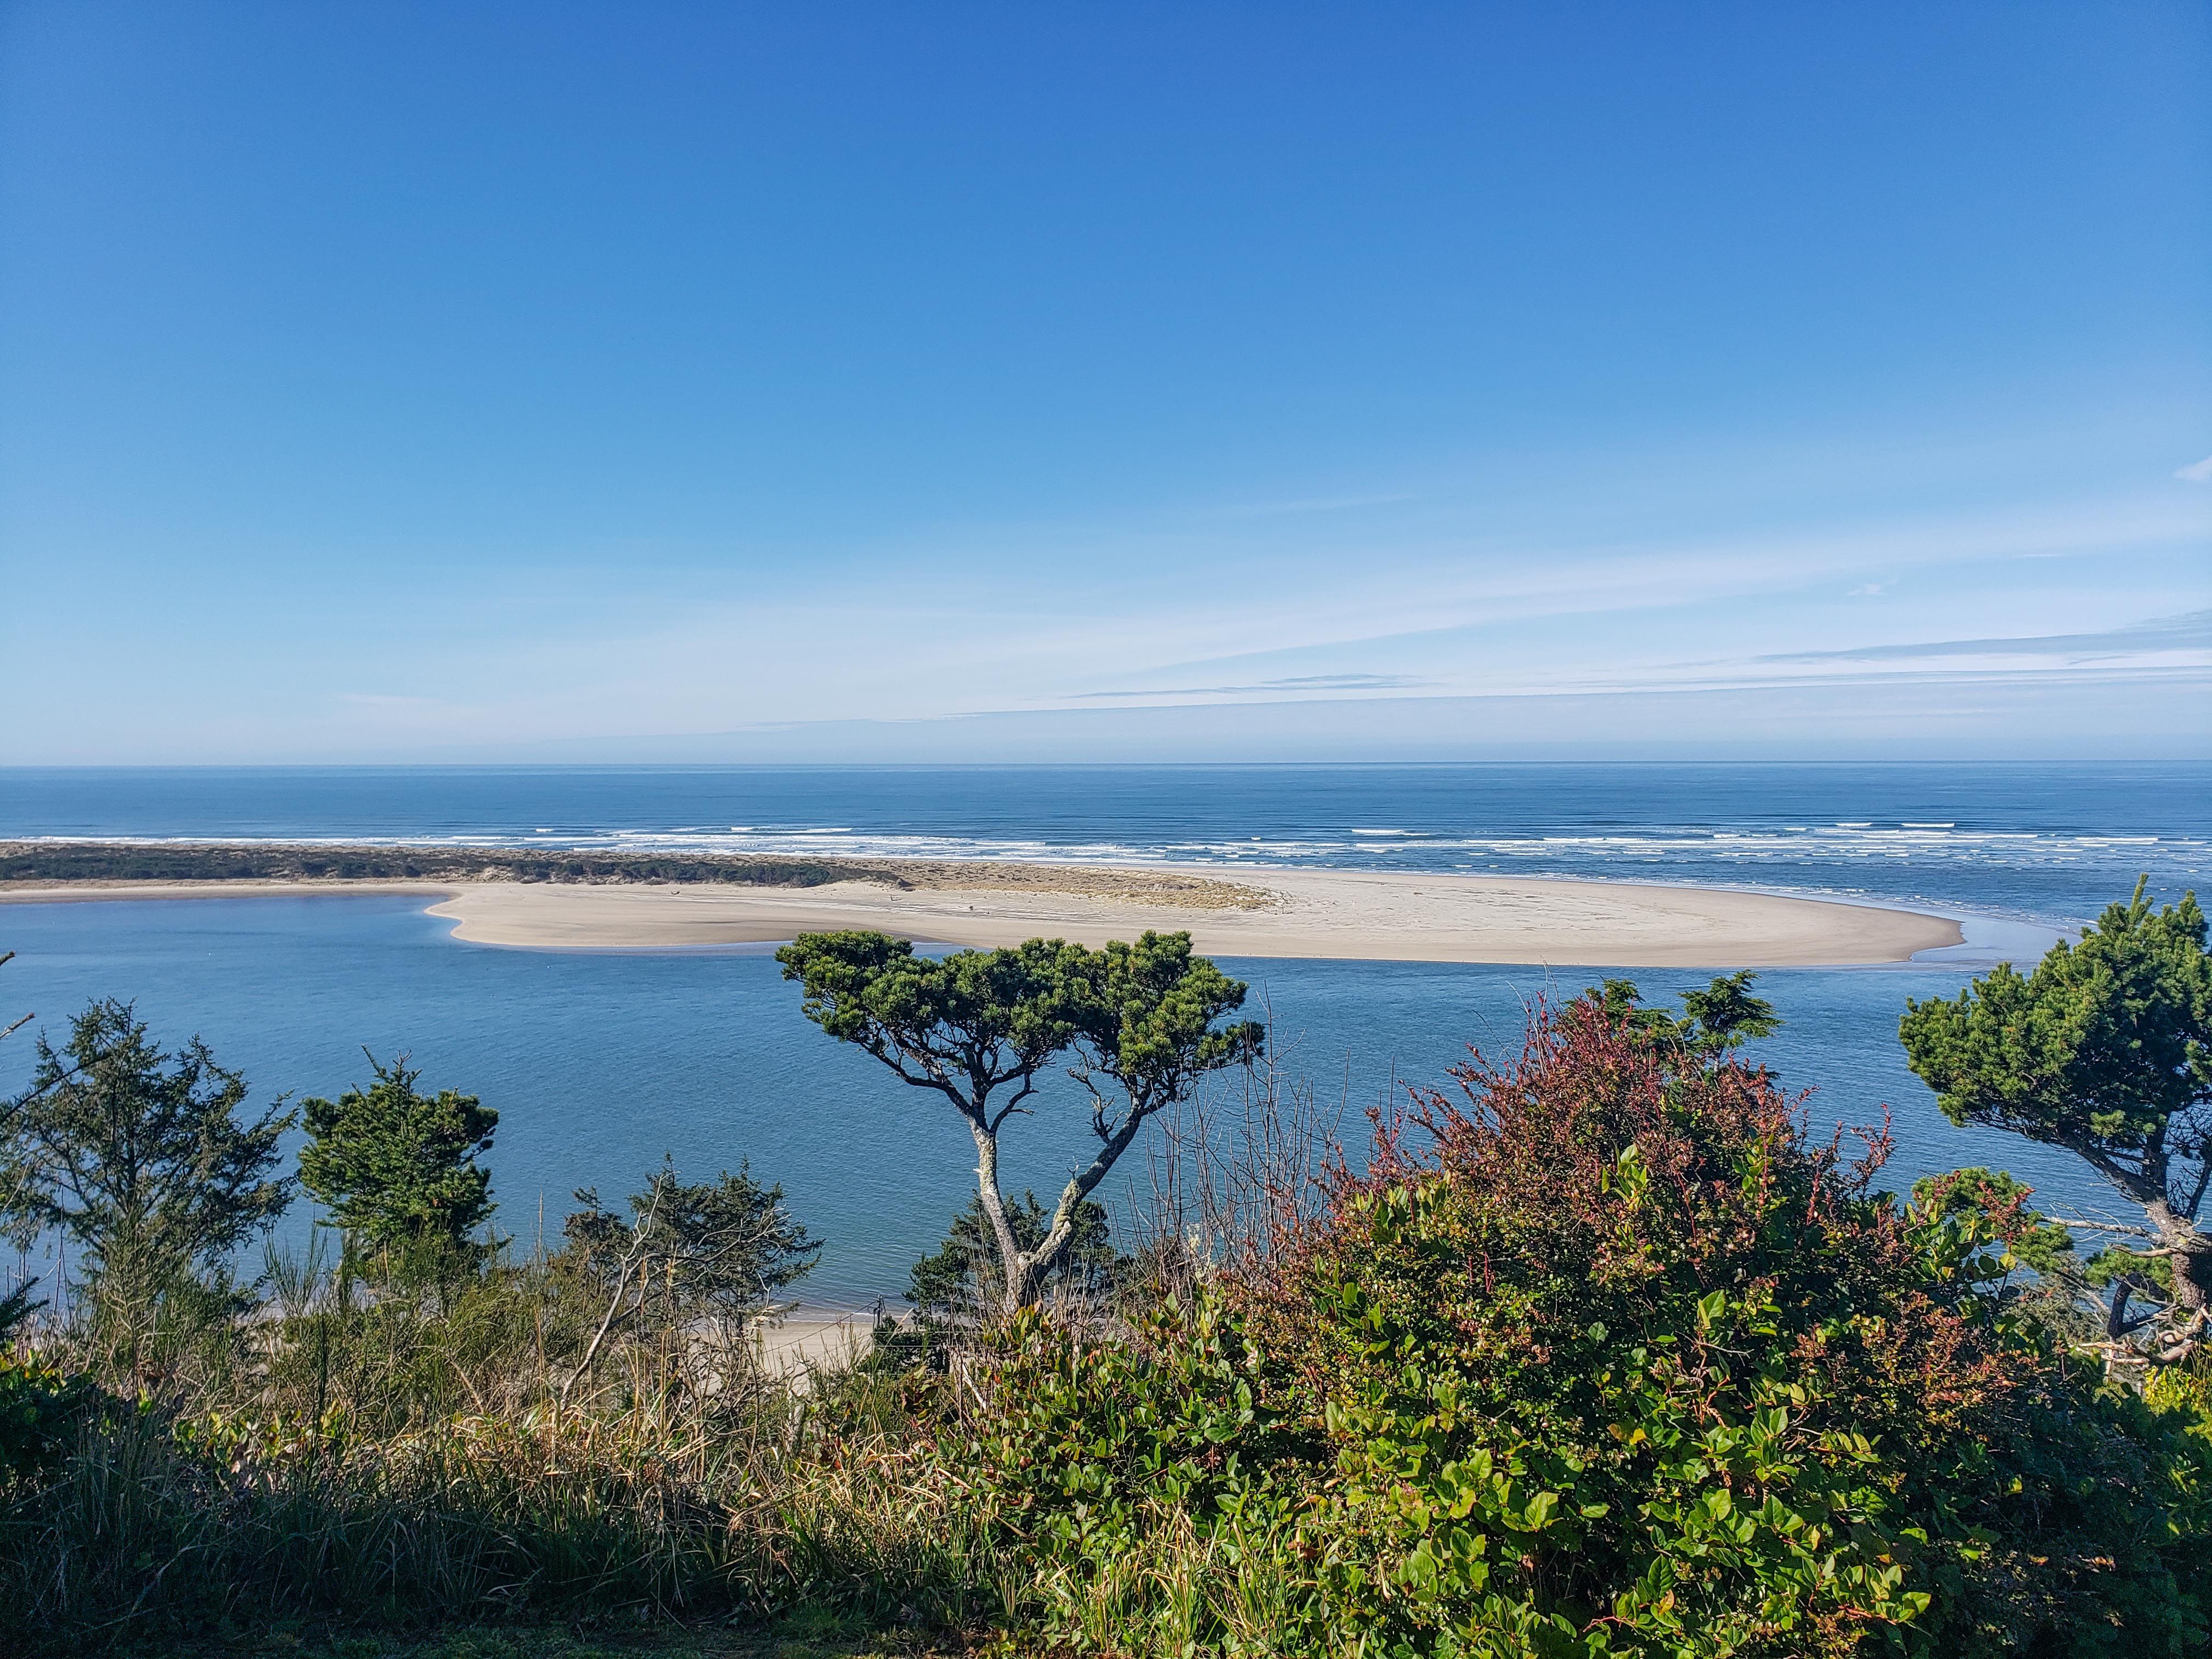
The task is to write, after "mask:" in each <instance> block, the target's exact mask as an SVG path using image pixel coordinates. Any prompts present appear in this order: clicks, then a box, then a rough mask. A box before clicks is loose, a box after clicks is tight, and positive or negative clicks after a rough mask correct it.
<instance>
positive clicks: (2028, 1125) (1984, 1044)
mask: <svg viewBox="0 0 2212 1659" xmlns="http://www.w3.org/2000/svg"><path fill="white" fill-rule="evenodd" d="M2147 886H2148V884H2147V882H2137V883H2136V890H2135V893H2134V896H2132V897H2131V898H2130V901H2129V902H2127V903H2125V904H2113V905H2110V906H2107V907H2106V910H2105V912H2104V914H2103V915H2100V917H2099V918H2098V919H2097V923H2096V926H2095V927H2086V928H2084V929H2082V930H2081V939H2080V940H2079V941H2078V942H2071V941H2067V940H2063V939H2062V940H2061V941H2060V942H2059V943H2058V944H2057V945H2053V946H2052V947H2051V951H2050V953H2049V954H2048V955H2046V956H2045V957H2044V958H2043V960H2042V962H2041V963H2039V964H2038V966H2037V967H2036V969H2035V970H2034V972H2033V973H2032V974H2028V975H2021V974H2020V973H2018V972H2016V971H2015V969H2013V968H2011V967H2010V966H2009V965H2001V966H1999V967H1997V968H1996V969H1992V970H1991V971H1990V973H1989V974H1988V975H1984V977H1982V978H1979V979H1977V980H1975V981H1974V982H1973V984H1972V986H1971V987H1968V988H1967V989H1966V990H1965V991H1962V992H1960V994H1959V995H1958V997H1957V998H1956V999H1955V1000H1948V999H1944V998H1940V997H1938V998H1932V999H1930V1000H1927V1001H1924V1002H1911V1003H1909V1004H1908V1005H1907V1012H1905V1017H1904V1018H1903V1020H1902V1022H1901V1023H1900V1024H1899V1036H1900V1038H1901V1040H1902V1041H1903V1042H1904V1044H1905V1054H1906V1057H1907V1058H1908V1059H1909V1060H1910V1061H1911V1066H1912V1069H1913V1070H1914V1071H1915V1072H1916V1073H1918V1074H1919V1075H1920V1077H1921V1079H1923V1081H1924V1082H1926V1083H1927V1085H1929V1087H1930V1088H1931V1089H1933V1090H1935V1091H1936V1099H1937V1101H1938V1102H1939V1103H1940V1104H1941V1105H1942V1109H1943V1111H1944V1113H1945V1115H1948V1117H1949V1118H1950V1120H1951V1121H1953V1122H1954V1123H1961V1124H1965V1123H1975V1124H1983V1125H1986V1126H1988V1127H1992V1128H1999V1129H2006V1130H2009V1131H2011V1132H2012V1133H2015V1134H2020V1135H2024V1136H2026V1137H2027V1139H2030V1140H2035V1141H2040V1142H2043V1143H2044V1144H2045V1145H2047V1146H2063V1147H2064V1148H2066V1149H2067V1150H2068V1151H2069V1152H2074V1153H2075V1154H2077V1155H2078V1156H2080V1157H2081V1158H2083V1159H2084V1160H2086V1161H2087V1163H2088V1164H2089V1165H2090V1167H2092V1168H2093V1169H2094V1170H2096V1171H2097V1172H2098V1173H2099V1174H2100V1175H2101V1176H2104V1177H2105V1179H2106V1181H2108V1182H2111V1183H2112V1185H2113V1186H2114V1187H2116V1188H2118V1189H2119V1191H2121V1192H2122V1193H2124V1194H2126V1195H2127V1197H2128V1198H2129V1200H2130V1201H2132V1202H2134V1203H2136V1204H2139V1205H2141V1206H2142V1209H2143V1211H2144V1213H2145V1215H2146V1217H2147V1218H2148V1221H2149V1223H2150V1225H2149V1228H2148V1233H2149V1234H2150V1235H2151V1237H2152V1242H2153V1243H2154V1246H2155V1248H2156V1249H2157V1250H2158V1252H2159V1253H2160V1256H2161V1257H2162V1258H2163V1260H2164V1261H2165V1262H2166V1265H2167V1267H2168V1268H2169V1269H2170V1272H2169V1273H2168V1274H2167V1275H2166V1278H2165V1279H2164V1280H2163V1281H2162V1282H2163V1283H2165V1284H2166V1285H2170V1290H2171V1294H2172V1297H2173V1298H2174V1302H2175V1304H2176V1310H2177V1312H2178V1313H2179V1316H2180V1320H2179V1322H2178V1324H2177V1325H2176V1326H2175V1327H2174V1328H2172V1329H2170V1330H2169V1331H2168V1332H2167V1333H2166V1340H2165V1341H2163V1342H2162V1343H2160V1344H2159V1345H2158V1346H2159V1349H2160V1352H2162V1353H2163V1354H2164V1356H2165V1357H2166V1358H2179V1356H2180V1354H2181V1353H2182V1352H2185V1351H2186V1349H2187V1348H2188V1347H2190V1346H2194V1345H2195V1344H2196V1343H2197V1342H2199V1341H2201V1340H2203V1334H2204V1331H2205V1328H2206V1322H2207V1319H2208V1316H2212V1234H2208V1233H2207V1232H2205V1231H2203V1228H2202V1227H2200V1226H2199V1225H2198V1221H2199V1215H2200V1212H2201V1210H2202V1208H2203V1202H2204V1198H2205V1194H2206V1192H2207V1190H2208V1188H2212V1157H2208V1153H2212V952H2208V951H2207V950H2206V948H2205V921H2204V913H2203V910H2201V909H2200V908H2198V907H2197V897H2196V895H2195V894H2193V893H2185V894H2184V895H2183V896H2182V899H2181V902H2179V904H2174V905H2168V906H2166V907H2165V908H2160V909H2154V908H2152V905H2151V902H2150V900H2149V897H2148V892H2147ZM2134 1282H2135V1283H2137V1284H2139V1285H2150V1284H2153V1283H2155V1282H2161V1281H2154V1280H2153V1279H2151V1278H2150V1277H2149V1275H2148V1274H2146V1273H2136V1274H2135V1275H2134ZM2120 1312H2121V1314H2122V1315H2123V1316H2124V1309H2123V1310H2120Z"/></svg>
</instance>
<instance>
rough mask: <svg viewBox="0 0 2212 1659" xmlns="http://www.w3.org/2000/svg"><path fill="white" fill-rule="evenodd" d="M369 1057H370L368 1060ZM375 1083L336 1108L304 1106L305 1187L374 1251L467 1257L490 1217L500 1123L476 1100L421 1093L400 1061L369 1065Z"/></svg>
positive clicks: (414, 1075) (451, 1093)
mask: <svg viewBox="0 0 2212 1659" xmlns="http://www.w3.org/2000/svg"><path fill="white" fill-rule="evenodd" d="M364 1052H366V1051H364ZM368 1063H369V1067H370V1069H371V1070H372V1071H373V1072H374V1073H375V1081H374V1082H373V1083H371V1084H370V1085H368V1088H366V1089H349V1090H347V1091H345V1092H344V1093H343V1094H342V1095H340V1096H339V1097H337V1099H336V1100H322V1099H315V1100H307V1101H302V1102H301V1110H302V1111H304V1112H305V1113H306V1115H307V1146H304V1147H302V1148H301V1152H300V1179H301V1182H302V1184H304V1185H305V1186H306V1188H307V1191H308V1192H309V1193H311V1194H313V1195H314V1197H315V1199H316V1200H318V1201H319V1202H320V1203H321V1204H323V1205H324V1206H326V1207H327V1208H328V1209H329V1211H330V1212H331V1220H332V1221H333V1222H334V1223H336V1224H337V1225H338V1226H339V1227H342V1228H343V1229H344V1230H345V1231H347V1232H348V1233H349V1234H351V1235H352V1236H354V1237H356V1238H358V1239H361V1240H362V1241H364V1242H366V1243H370V1244H375V1245H385V1246H401V1247H404V1246H406V1245H410V1244H414V1243H423V1242H426V1241H427V1242H429V1243H437V1244H441V1245H447V1246H451V1247H453V1248H454V1249H461V1248H464V1247H465V1244H466V1242H467V1240H468V1237H469V1235H470V1234H471V1233H473V1232H474V1231H476V1230H477V1228H478V1227H479V1226H481V1225H483V1223H484V1222H485V1221H486V1220H487V1219H488V1218H489V1217H490V1215H491V1212H492V1209H493V1205H492V1200H491V1192H490V1188H491V1173H490V1171H489V1170H486V1169H484V1168H483V1165H482V1164H478V1163H477V1155H478V1154H480V1153H483V1152H489V1151H490V1150H491V1138H492V1131H493V1130H495V1128H497V1127H499V1114H498V1113H497V1112H495V1111H494V1110H493V1109H491V1108H489V1106H486V1105H484V1104H483V1103H482V1102H480V1101H479V1100H478V1099H477V1097H476V1096H474V1095H465V1094H462V1093H461V1092H459V1091H458V1090H454V1089H441V1090H440V1091H438V1092H437V1093H436V1094H435V1095H426V1094H423V1093H422V1091H419V1090H418V1089H416V1086H415V1083H416V1079H418V1078H420V1077H421V1076H422V1073H421V1071H420V1070H419V1069H417V1068H416V1067H413V1066H409V1065H408V1063H407V1057H406V1056H405V1055H404V1054H402V1055H401V1056H400V1057H399V1058H398V1059H397V1060H393V1061H392V1064H391V1065H389V1066H385V1065H381V1064H380V1063H379V1062H378V1060H377V1058H376V1056H375V1055H374V1054H370V1055H369V1056H368Z"/></svg>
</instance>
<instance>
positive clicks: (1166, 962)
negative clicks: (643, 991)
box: [776, 932, 1261, 1310]
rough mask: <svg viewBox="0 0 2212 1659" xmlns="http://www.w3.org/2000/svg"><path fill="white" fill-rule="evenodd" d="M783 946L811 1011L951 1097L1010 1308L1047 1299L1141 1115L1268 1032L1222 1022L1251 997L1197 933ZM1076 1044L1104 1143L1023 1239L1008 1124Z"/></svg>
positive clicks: (833, 940)
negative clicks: (1011, 1190)
mask: <svg viewBox="0 0 2212 1659" xmlns="http://www.w3.org/2000/svg"><path fill="white" fill-rule="evenodd" d="M776 959H777V960H778V961H779V962H781V963H782V964H783V971H784V977H785V978H787V979H792V980H796V981H799V983H800V985H801V986H802V987H804V989H805V1005H804V1006H805V1012H806V1016H807V1018H810V1019H811V1020H813V1021H814V1022H815V1024H817V1025H819V1026H821V1027H822V1029H823V1030H825V1031H827V1032H829V1035H830V1036H834V1037H836V1038H838V1039H840V1040H841V1041H842V1042H851V1043H854V1044H857V1045H858V1046H859V1047H860V1048H863V1049H865V1050H866V1052H867V1053H869V1054H873V1055H874V1056H875V1057H876V1058H877V1059H878V1060H881V1061H882V1062H883V1063H884V1065H885V1066H889V1067H890V1069H891V1071H892V1072H893V1073H895V1074H896V1075H897V1077H898V1078H899V1079H901V1080H902V1081H903V1082H906V1083H908V1084H910V1085H914V1086H915V1087H916V1088H921V1089H928V1090H932V1091H935V1092H936V1093H938V1094H941V1095H943V1096H944V1097H945V1099H947V1100H948V1101H950V1102H951V1104H952V1106H953V1108H954V1109H955V1110H956V1111H957V1112H958V1113H959V1115H960V1116H961V1117H962V1119H963V1121H965V1122H966V1123H967V1125H968V1129H969V1134H970V1135H971V1136H972V1137H973V1138H974V1139H975V1176H976V1196H977V1199H978V1201H979V1202H981V1205H982V1206H983V1213H984V1216H985V1218H987V1220H988V1222H989V1224H990V1227H991V1233H992V1237H993V1239H994V1242H995V1243H996V1246H997V1249H998V1254H999V1264H1000V1280H1001V1284H1002V1287H1003V1291H1002V1294H1003V1305H1004V1306H1005V1307H1006V1309H1008V1310H1012V1309H1015V1308H1019V1307H1022V1306H1024V1305H1025V1304H1029V1303H1030V1302H1032V1301H1034V1300H1035V1299H1036V1295H1037V1291H1038V1287H1039V1286H1040V1285H1041V1284H1042V1282H1043V1279H1044V1277H1045V1275H1046V1274H1047V1273H1049V1272H1050V1271H1051V1269H1052V1267H1053V1266H1054V1263H1055V1262H1056V1261H1058V1260H1059V1259H1060V1254H1061V1252H1063V1251H1064V1250H1065V1249H1067V1247H1068V1244H1069V1243H1070V1241H1071V1240H1072V1239H1073V1237H1074V1235H1075V1231H1076V1228H1077V1225H1078V1221H1079V1216H1080V1214H1081V1208H1082V1205H1083V1203H1084V1201H1085V1200H1086V1199H1088V1198H1089V1197H1090V1195H1091V1193H1092V1192H1093V1191H1095V1190H1096V1189H1097V1186H1098V1183H1099V1182H1101V1181H1103V1180H1104V1179H1105V1177H1106V1175H1107V1172H1108V1171H1109V1170H1111V1169H1112V1168H1113V1167H1114V1165H1115V1162H1116V1161H1118V1160H1119V1159H1120V1158H1121V1154H1122V1153H1123V1152H1127V1150H1128V1148H1129V1146H1130V1145H1131V1143H1132V1142H1133V1140H1134V1139H1136V1136H1137V1133H1138V1132H1139V1130H1140V1129H1141V1128H1142V1127H1144V1124H1145V1122H1146V1120H1148V1119H1149V1118H1151V1117H1152V1116H1153V1115H1156V1114H1157V1113H1158V1112H1159V1111H1160V1110H1162V1109H1164V1108H1165V1107H1167V1106H1169V1105H1170V1104H1172V1103H1174V1102H1176V1101H1177V1100H1180V1099H1182V1098H1184V1097H1186V1096H1187V1095H1188V1093H1189V1091H1190V1090H1191V1088H1192V1087H1193V1085H1194V1084H1195V1083H1196V1082H1197V1080H1198V1079H1199V1078H1200V1077H1201V1076H1203V1075H1204V1074H1205V1073H1207V1072H1210V1071H1214V1070H1218V1068H1220V1067H1222V1066H1228V1065H1231V1064H1234V1063H1237V1062H1238V1061H1241V1060H1249V1059H1251V1058H1252V1057H1253V1056H1255V1055H1256V1054H1258V1053H1259V1050H1260V1046H1261V1030H1260V1027H1259V1026H1258V1025H1257V1024H1254V1023H1252V1022H1249V1021H1247V1022H1243V1023H1241V1024H1233V1025H1230V1026H1226V1027H1217V1025H1216V1024H1215V1022H1216V1021H1217V1020H1218V1019H1220V1018H1221V1017H1222V1016H1224V1015H1225V1014H1229V1013H1232V1012H1235V1011H1236V1010H1237V1008H1239V1007H1241V1006H1243V1001H1244V987H1243V985H1241V984H1239V983H1238V982H1237V981H1235V980H1232V979H1230V978H1229V977H1228V976H1227V975H1225V974H1223V973H1222V972H1221V971H1220V969H1218V968H1216V967H1215V966H1214V965H1213V964H1212V963H1211V962H1209V961H1207V960H1206V958H1205V957H1194V956H1193V955H1192V954H1191V950H1190V935H1189V934H1188V933H1145V934H1144V935H1143V936H1142V937H1141V938H1139V939H1138V941H1137V942H1136V943H1135V944H1134V945H1124V944H1119V943H1116V944H1113V945H1108V946H1107V947H1106V948H1105V949H1104V950H1103V951H1091V950H1088V949H1086V948H1085V947H1084V946H1082V945H1067V944H1064V943H1062V942H1061V941H1060V940H1057V939H1049V940H1048V939H1031V940H1030V941H1029V942H1028V943H1027V944H1025V945H1019V946H1017V947H1014V948H1012V949H1009V950H999V951H955V952H954V953H952V954H951V955H950V956H947V957H942V958H933V957H922V956H917V955H916V954H915V950H914V946H913V945H912V944H911V943H910V942H908V941H907V940H904V939H890V938H887V937H886V936H885V935H884V934H882V933H857V932H856V933H803V934H801V935H800V936H799V938H798V939H794V940H793V942H792V943H791V944H789V945H786V946H785V947H784V948H783V949H782V950H781V951H778V952H776ZM1071 1050H1073V1051H1074V1052H1075V1054H1076V1055H1077V1058H1078V1064H1077V1066H1075V1073H1076V1075H1077V1077H1078V1078H1079V1079H1080V1080H1081V1081H1082V1083H1083V1085H1084V1086H1085V1089H1086V1090H1087V1091H1089V1093H1090V1095H1091V1131H1092V1133H1093V1134H1094V1135H1095V1136H1096V1138H1097V1142H1098V1147H1097V1152H1096V1153H1095V1154H1094V1155H1093V1156H1092V1158H1091V1161H1090V1162H1089V1163H1088V1164H1086V1165H1085V1167H1084V1168H1082V1169H1081V1170H1078V1171H1077V1172H1076V1173H1075V1174H1074V1175H1073V1176H1071V1177H1070V1179H1069V1181H1068V1182H1067V1185H1066V1188H1063V1189H1062V1191H1061V1193H1060V1200H1059V1202H1058V1203H1057V1204H1056V1205H1055V1206H1054V1210H1053V1213H1052V1219H1051V1222H1050V1224H1049V1225H1048V1227H1047V1228H1046V1230H1045V1234H1044V1237H1043V1238H1042V1240H1041V1241H1040V1242H1039V1243H1036V1245H1035V1246H1034V1247H1031V1248H1025V1247H1024V1244H1023V1242H1022V1240H1021V1238H1020V1237H1019V1236H1018V1234H1017V1232H1016V1231H1015V1227H1014V1222H1013V1218H1012V1214H1011V1213H1010V1212H1009V1209H1008V1206H1007V1204H1006V1200H1005V1198H1004V1196H1003V1194H1001V1192H1000V1186H999V1135H1000V1132H1001V1131H1002V1130H1003V1129H1004V1128H1005V1127H1006V1121H1007V1120H1008V1119H1009V1118H1010V1117H1012V1115H1014V1114H1015V1113H1017V1112H1018V1111H1023V1110H1024V1109H1025V1107H1024V1102H1026V1101H1027V1100H1029V1099H1030V1097H1031V1096H1032V1095H1034V1094H1035V1093H1036V1085H1037V1079H1038V1075H1039V1073H1042V1071H1043V1070H1044V1068H1045V1067H1046V1066H1048V1065H1050V1064H1051V1063H1052V1062H1053V1061H1054V1060H1057V1059H1059V1058H1060V1056H1062V1055H1063V1054H1068V1053H1069V1052H1070V1051H1071Z"/></svg>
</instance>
